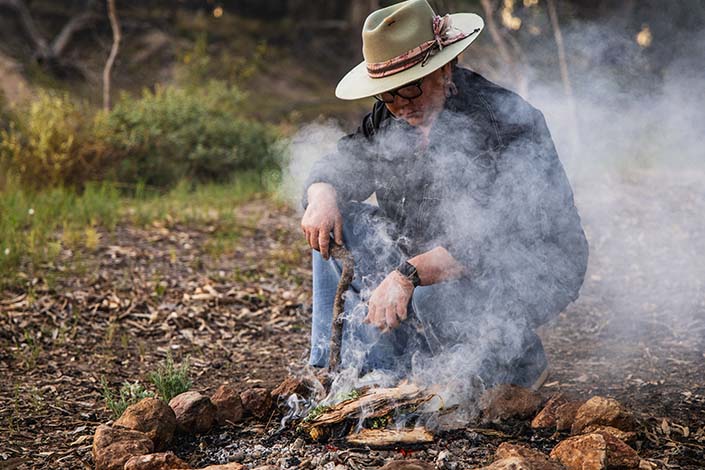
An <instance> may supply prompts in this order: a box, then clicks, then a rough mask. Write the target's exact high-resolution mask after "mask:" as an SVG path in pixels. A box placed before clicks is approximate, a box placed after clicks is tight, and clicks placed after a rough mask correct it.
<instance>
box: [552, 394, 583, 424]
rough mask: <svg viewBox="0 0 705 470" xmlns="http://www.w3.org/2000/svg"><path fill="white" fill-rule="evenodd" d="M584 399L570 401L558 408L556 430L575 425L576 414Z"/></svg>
mask: <svg viewBox="0 0 705 470" xmlns="http://www.w3.org/2000/svg"><path fill="white" fill-rule="evenodd" d="M584 403H585V402H584V401H569V402H567V403H563V404H562V405H560V406H558V408H556V430H557V431H566V430H568V429H570V428H571V426H573V422H574V421H575V415H576V414H577V413H578V409H580V407H581V406H583V404H584Z"/></svg>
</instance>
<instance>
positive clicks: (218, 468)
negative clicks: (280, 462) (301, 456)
mask: <svg viewBox="0 0 705 470" xmlns="http://www.w3.org/2000/svg"><path fill="white" fill-rule="evenodd" d="M268 467H269V466H268ZM257 468H263V467H257ZM257 468H255V469H254V470H257ZM273 468H274V469H275V470H279V469H278V467H273ZM200 470H247V467H245V466H244V465H242V464H239V463H237V462H230V463H224V464H221V465H209V466H207V467H204V468H202V469H200Z"/></svg>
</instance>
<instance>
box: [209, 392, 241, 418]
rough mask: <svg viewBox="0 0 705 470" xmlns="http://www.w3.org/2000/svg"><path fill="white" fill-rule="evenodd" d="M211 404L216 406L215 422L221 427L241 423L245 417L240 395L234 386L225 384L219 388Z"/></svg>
mask: <svg viewBox="0 0 705 470" xmlns="http://www.w3.org/2000/svg"><path fill="white" fill-rule="evenodd" d="M211 402H212V403H213V404H214V405H215V420H216V421H217V422H218V424H220V425H221V426H223V425H225V424H228V423H229V424H236V423H239V422H240V421H242V418H243V417H244V416H245V409H244V408H243V407H242V400H241V399H240V393H239V392H238V391H237V390H235V387H233V386H232V385H228V384H223V385H221V386H220V387H218V390H216V391H215V393H214V394H213V396H212V397H211Z"/></svg>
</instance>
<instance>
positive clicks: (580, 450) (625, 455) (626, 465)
mask: <svg viewBox="0 0 705 470" xmlns="http://www.w3.org/2000/svg"><path fill="white" fill-rule="evenodd" d="M551 458H552V459H555V460H558V461H559V462H560V463H562V464H563V465H565V466H566V467H567V468H568V470H605V469H612V468H614V469H617V468H618V469H622V470H629V469H637V468H639V461H640V459H639V456H638V455H637V453H636V451H635V450H634V449H632V448H631V447H629V446H628V445H627V444H625V443H624V442H622V441H620V440H619V439H617V438H615V437H612V436H610V435H609V434H582V435H580V436H574V437H570V438H568V439H566V440H565V441H563V442H561V443H559V444H558V445H557V446H556V447H555V448H554V449H553V450H552V451H551Z"/></svg>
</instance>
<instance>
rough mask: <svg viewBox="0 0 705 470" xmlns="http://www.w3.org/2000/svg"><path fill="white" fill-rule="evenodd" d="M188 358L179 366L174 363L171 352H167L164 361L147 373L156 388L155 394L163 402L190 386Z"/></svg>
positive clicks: (186, 390) (185, 390)
mask: <svg viewBox="0 0 705 470" xmlns="http://www.w3.org/2000/svg"><path fill="white" fill-rule="evenodd" d="M188 369H189V363H188V360H185V361H184V362H182V363H181V364H180V365H179V366H177V365H176V364H174V359H173V358H172V357H171V353H170V352H167V355H166V361H165V362H164V364H160V365H159V367H158V368H157V370H156V371H154V372H151V373H150V374H149V380H150V382H152V384H154V387H155V388H156V389H157V394H158V395H159V397H160V398H161V399H162V400H164V401H165V402H167V403H169V401H171V399H172V398H174V397H175V396H176V395H179V394H181V393H184V392H188V390H189V389H190V388H191V379H189V377H188Z"/></svg>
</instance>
